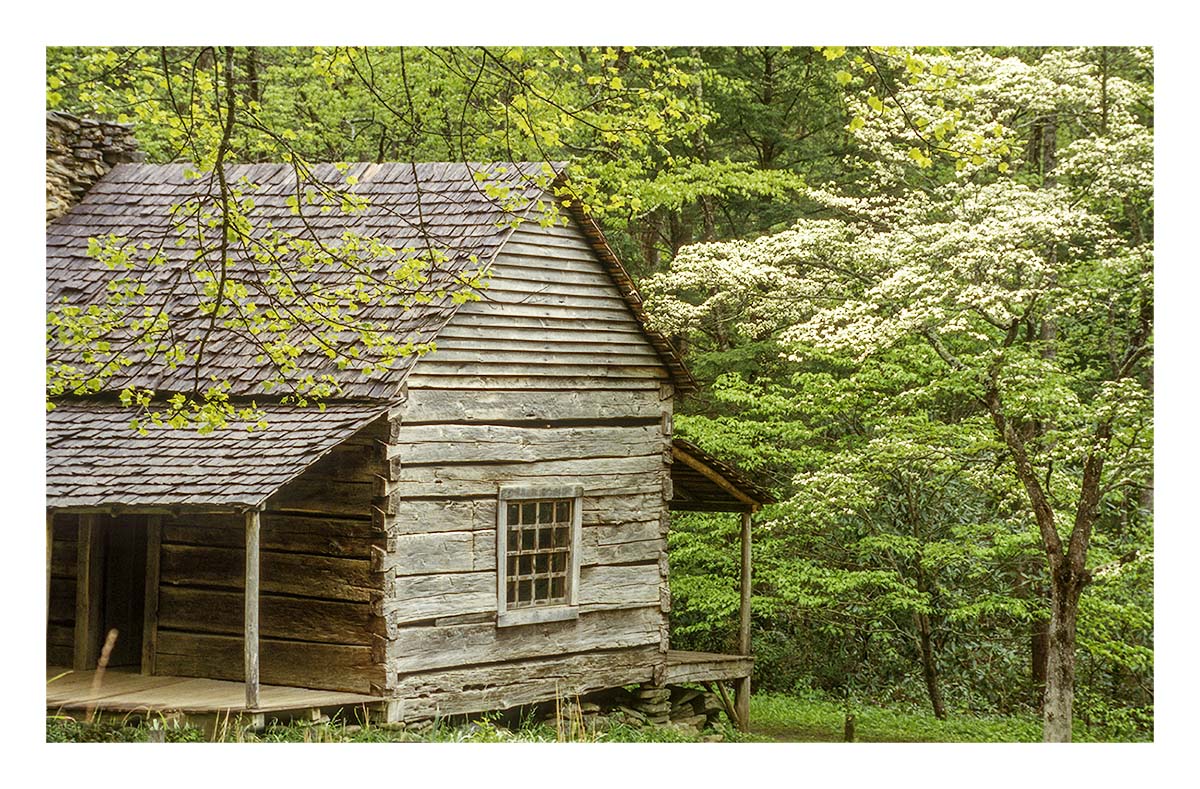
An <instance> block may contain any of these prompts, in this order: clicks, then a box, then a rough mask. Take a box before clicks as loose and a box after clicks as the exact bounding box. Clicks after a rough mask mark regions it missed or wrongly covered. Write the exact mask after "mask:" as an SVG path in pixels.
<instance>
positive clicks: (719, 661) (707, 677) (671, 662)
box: [663, 649, 754, 685]
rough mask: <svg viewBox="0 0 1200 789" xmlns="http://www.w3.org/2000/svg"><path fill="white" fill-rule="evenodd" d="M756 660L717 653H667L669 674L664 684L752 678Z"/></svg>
mask: <svg viewBox="0 0 1200 789" xmlns="http://www.w3.org/2000/svg"><path fill="white" fill-rule="evenodd" d="M753 668H754V658H752V657H749V656H746V655H721V654H717V653H715V652H686V651H684V650H680V649H672V650H670V651H668V652H667V674H666V679H664V680H663V682H664V683H665V684H667V685H677V684H681V683H686V682H724V681H728V680H733V679H741V678H743V677H748V676H750V672H751V670H753Z"/></svg>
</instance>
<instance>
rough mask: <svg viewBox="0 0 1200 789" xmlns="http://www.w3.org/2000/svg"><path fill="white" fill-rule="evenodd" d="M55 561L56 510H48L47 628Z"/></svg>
mask: <svg viewBox="0 0 1200 789" xmlns="http://www.w3.org/2000/svg"><path fill="white" fill-rule="evenodd" d="M53 560H54V510H46V627H50V567H51V564H52V563H53Z"/></svg>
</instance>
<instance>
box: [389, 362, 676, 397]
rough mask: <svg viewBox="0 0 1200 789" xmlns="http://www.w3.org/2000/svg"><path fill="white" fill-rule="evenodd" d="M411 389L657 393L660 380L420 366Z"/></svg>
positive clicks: (413, 377) (413, 378)
mask: <svg viewBox="0 0 1200 789" xmlns="http://www.w3.org/2000/svg"><path fill="white" fill-rule="evenodd" d="M407 380H408V386H409V389H410V390H413V389H418V388H421V389H454V390H460V391H467V392H471V393H472V394H473V393H475V392H478V391H479V390H481V389H528V390H531V391H543V392H563V391H572V390H587V389H592V390H605V391H607V390H615V389H621V390H638V389H649V390H654V391H657V390H658V385H659V380H658V379H657V378H617V377H608V378H600V377H595V376H587V375H574V374H570V373H565V372H563V373H562V374H561V375H559V374H557V372H556V373H555V374H554V375H539V376H531V375H505V374H500V373H498V372H489V373H488V374H486V375H484V374H482V373H465V374H464V373H457V372H450V371H441V370H436V369H433V368H424V367H420V366H418V367H417V368H416V369H414V370H413V372H411V373H410V374H409V377H408V379H407Z"/></svg>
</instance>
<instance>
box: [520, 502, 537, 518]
mask: <svg viewBox="0 0 1200 789" xmlns="http://www.w3.org/2000/svg"><path fill="white" fill-rule="evenodd" d="M536 522H537V502H533V501H530V502H527V503H525V504H522V505H521V523H523V524H530V523H536Z"/></svg>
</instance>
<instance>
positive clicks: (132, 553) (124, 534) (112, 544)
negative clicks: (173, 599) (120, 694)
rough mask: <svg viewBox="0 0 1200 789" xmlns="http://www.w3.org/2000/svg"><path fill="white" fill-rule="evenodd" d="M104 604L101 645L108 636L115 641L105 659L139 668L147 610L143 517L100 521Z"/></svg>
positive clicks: (144, 522)
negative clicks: (114, 632) (112, 633)
mask: <svg viewBox="0 0 1200 789" xmlns="http://www.w3.org/2000/svg"><path fill="white" fill-rule="evenodd" d="M99 525H100V526H101V528H100V536H101V541H102V548H101V553H102V554H103V562H102V565H103V579H102V581H101V584H102V588H103V590H104V594H103V597H104V601H103V608H102V614H101V620H100V621H101V623H102V626H101V628H100V646H99V647H97V650H99V649H100V648H102V646H103V643H104V640H105V639H106V638H107V637H108V633H110V632H111V631H113V630H115V631H117V639H116V642H115V643H114V644H113V649H112V652H111V653H110V654H109V657H108V665H109V666H110V667H112V668H120V667H133V668H140V667H141V663H142V621H143V617H144V616H145V609H146V517H145V516H144V515H121V516H118V517H114V518H102V519H100V520H99Z"/></svg>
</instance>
